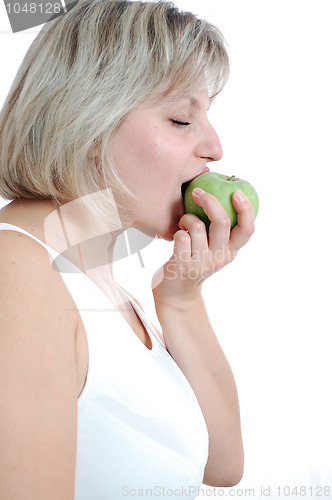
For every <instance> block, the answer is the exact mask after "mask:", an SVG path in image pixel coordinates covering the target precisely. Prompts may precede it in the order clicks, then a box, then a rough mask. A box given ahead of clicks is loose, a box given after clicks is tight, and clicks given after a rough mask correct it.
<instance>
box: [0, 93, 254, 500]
mask: <svg viewBox="0 0 332 500" xmlns="http://www.w3.org/2000/svg"><path fill="white" fill-rule="evenodd" d="M191 97H193V98H194V99H195V103H193V101H192V99H188V98H185V99H176V100H171V101H167V100H165V101H163V102H161V103H159V104H158V105H156V104H152V103H145V104H143V105H142V106H140V107H139V108H137V109H135V110H134V111H132V112H131V113H130V114H129V115H128V117H127V119H126V120H125V121H124V122H123V124H122V126H121V127H120V129H119V130H118V132H117V134H116V135H115V137H114V138H113V139H112V140H111V141H110V148H112V152H113V153H114V159H115V162H116V168H117V170H118V173H119V174H120V175H121V176H122V178H123V180H124V182H126V183H127V184H128V185H129V187H130V188H132V189H133V191H134V193H135V194H136V195H138V197H139V201H133V202H132V203H131V204H130V208H131V209H132V211H133V213H134V214H135V221H134V224H133V225H136V226H148V227H151V228H152V229H153V230H155V231H156V233H157V234H158V235H159V237H161V238H163V239H165V240H168V241H172V240H173V241H174V242H175V245H174V251H173V255H172V257H171V259H170V260H169V261H168V262H167V263H166V264H165V265H164V266H163V267H162V268H161V269H160V270H158V271H157V272H156V274H155V276H154V279H153V282H152V292H153V297H154V301H155V306H156V312H157V315H158V319H159V321H160V325H161V328H162V332H159V335H160V336H161V338H162V339H163V341H164V343H165V346H166V348H167V350H168V352H169V353H170V354H171V356H172V357H173V359H174V360H175V362H176V363H177V364H178V365H179V367H180V368H181V370H182V371H183V373H184V374H185V376H186V377H187V379H188V381H189V383H190V384H191V386H192V388H193V390H194V392H195V394H196V397H197V400H198V402H199V404H200V407H201V409H202V412H203V415H204V418H205V420H206V424H207V428H208V433H209V456H208V461H207V464H206V467H205V473H204V479H203V482H204V483H205V484H209V485H212V486H230V485H234V484H236V483H237V482H238V481H239V480H240V479H241V476H242V471H243V447H242V439H241V428H240V416H239V404H238V397H237V391H236V386H235V382H234V377H233V374H232V371H231V368H230V366H229V364H228V362H227V360H226V358H225V355H224V353H223V351H222V348H221V345H220V343H219V341H218V339H217V336H216V334H215V332H214V330H213V328H212V325H211V324H210V321H209V318H208V315H207V313H206V309H205V305H204V300H203V297H202V293H201V292H202V283H203V282H204V280H205V279H207V278H208V276H210V275H211V274H213V273H215V272H217V271H218V270H220V269H221V268H222V267H223V266H225V265H227V264H228V263H229V262H230V261H231V260H233V259H234V257H235V256H236V254H237V252H238V250H239V249H240V248H241V247H242V246H243V245H244V244H245V243H246V242H247V241H248V239H249V238H250V236H251V234H252V233H253V230H254V218H253V213H252V209H251V206H250V203H249V201H248V200H247V199H246V198H244V199H242V200H240V199H237V198H236V196H235V195H234V198H233V202H234V206H235V208H236V210H237V212H238V225H237V226H236V227H235V228H234V229H233V230H232V231H231V232H230V221H229V218H228V216H227V214H226V213H225V211H224V210H223V208H222V206H221V205H220V203H219V202H218V201H217V200H216V198H215V197H214V196H212V195H210V194H208V193H205V194H202V195H201V196H200V197H198V198H196V199H195V201H196V203H198V204H200V205H201V206H202V207H203V208H204V210H205V212H206V213H207V215H208V217H209V218H210V220H211V225H210V230H209V235H208V236H207V234H206V230H205V225H204V223H203V222H202V221H200V220H199V219H198V218H197V217H196V216H194V215H191V214H184V212H183V206H182V197H181V184H182V183H183V182H185V181H187V180H188V179H190V178H192V177H194V176H195V175H197V174H198V173H199V172H200V171H201V170H202V168H203V167H204V166H206V164H207V162H212V161H216V160H219V159H221V157H222V148H221V144H220V141H219V138H218V136H217V134H216V132H215V130H214V129H213V127H212V126H211V124H210V122H209V120H208V118H207V109H208V106H209V99H208V95H207V91H206V90H205V89H203V90H197V91H196V92H191ZM174 120H175V121H176V122H177V123H174ZM180 123H190V125H181V124H180ZM137 172H139V173H140V175H139V176H138V175H137ZM55 208H56V207H55V205H54V202H52V201H49V200H26V201H17V202H15V201H14V202H12V203H10V204H9V205H8V206H7V207H5V209H3V210H1V211H0V221H1V222H9V223H12V224H15V225H18V226H20V227H22V228H23V229H26V230H27V231H28V232H32V234H34V235H35V236H36V237H37V238H39V239H41V240H43V241H45V234H44V221H45V220H46V218H47V216H48V215H49V214H50V213H51V212H52V211H54V209H55ZM78 221H79V217H77V213H76V214H75V218H74V219H73V221H71V222H73V223H74V224H76V225H78V224H79V222H78ZM84 237H85V238H88V237H89V234H86V232H85V233H84ZM0 238H1V245H0V275H1V284H3V286H0V303H1V304H2V306H3V307H2V309H1V310H0V332H1V336H0V341H1V346H0V347H1V349H0V353H2V357H1V359H0V361H1V363H2V364H1V366H2V367H3V368H2V377H1V380H0V400H1V401H5V402H6V404H5V405H4V406H3V407H1V412H0V430H1V425H4V429H6V431H5V432H4V433H3V437H1V443H0V444H1V449H2V450H9V454H8V455H6V454H5V453H2V454H1V457H2V458H0V473H1V471H2V472H3V476H1V478H0V479H1V480H0V485H1V486H0V493H1V495H3V496H4V497H6V498H7V497H9V496H10V495H11V496H12V498H20V499H21V498H25V499H27V500H30V499H31V500H32V498H33V499H34V500H41V499H44V498H46V497H47V498H49V499H50V500H51V499H53V498H54V499H60V498H61V500H72V499H73V491H74V471H75V452H76V419H77V414H76V402H77V397H78V395H79V393H80V392H81V390H82V387H83V385H84V380H85V376H86V369H87V355H88V351H87V347H86V344H85V343H86V339H85V337H84V335H85V334H84V328H83V329H82V324H81V322H80V317H79V313H78V312H77V311H76V312H75V307H74V304H73V301H72V299H71V297H70V295H69V293H68V291H67V289H66V287H64V285H63V282H62V280H61V277H60V276H59V273H56V272H54V271H52V270H51V269H50V266H49V257H48V254H47V252H46V251H45V249H44V248H42V247H41V246H40V245H38V244H37V243H36V242H35V241H33V240H31V238H29V237H27V236H24V235H20V237H18V233H15V232H11V231H8V232H6V231H0ZM55 239H56V238H55ZM93 241H94V246H93V245H92V246H91V248H89V249H88V251H89V253H91V255H94V254H98V255H103V256H104V257H105V262H104V265H99V266H98V267H97V268H95V269H94V268H89V269H88V270H86V271H85V269H84V268H81V270H82V271H83V272H85V273H86V274H87V276H88V277H89V278H90V279H91V280H92V281H94V282H95V283H96V284H97V285H98V286H100V288H102V287H103V286H105V283H106V285H107V286H106V288H107V290H108V291H109V292H110V296H111V297H112V299H114V300H116V299H117V298H118V299H119V301H121V298H122V294H121V291H120V289H119V287H118V285H117V283H116V281H115V280H114V278H113V274H112V254H113V249H114V243H115V242H114V241H112V240H107V238H106V239H105V238H104V239H98V238H96V239H95V240H93ZM27 255H29V258H28V259H27ZM89 257H90V256H89V255H88V254H87V255H83V263H84V261H85V260H89ZM74 263H75V265H76V266H77V267H80V263H79V261H75V262H74ZM174 276H175V277H176V278H175V279H174ZM46 292H47V293H46ZM49 297H51V298H52V300H51V301H50V300H49ZM36 303H38V304H39V305H40V308H39V310H38V314H37V310H36V307H35V304H36ZM17 304H21V306H20V309H18V308H17ZM19 311H21V312H20V313H19ZM41 312H42V315H41ZM132 318H133V319H132V325H133V329H134V330H135V332H136V333H137V334H139V329H138V323H137V318H134V317H133V316H132ZM135 321H136V323H135ZM78 332H80V335H78ZM220 333H221V335H224V334H226V333H227V332H220ZM140 338H141V340H142V341H143V342H146V340H144V339H146V338H147V337H145V338H144V337H143V336H141V337H140ZM78 339H80V340H78ZM78 345H79V346H80V347H79V348H78ZM17 346H20V348H19V349H18V348H17ZM31 359H34V360H35V362H34V363H31V362H30V360H31ZM37 388H38V390H37ZM26 394H29V398H26V397H25V395H26ZM32 395H33V398H32ZM39 397H40V399H38V398H39ZM31 408H38V409H39V410H38V412H34V411H32V410H31ZM22 415H25V418H24V419H23V420H22V418H21V416H22ZM55 415H56V416H57V419H54V416H55ZM46 422H47V424H46ZM50 422H51V424H52V425H49V423H50ZM64 456H65V457H66V460H64ZM3 460H4V461H5V462H2V461H3ZM18 476H19V478H20V480H19V481H18V480H17V478H18ZM1 495H0V496H1Z"/></svg>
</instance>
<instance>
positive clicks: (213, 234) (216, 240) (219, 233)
mask: <svg viewBox="0 0 332 500" xmlns="http://www.w3.org/2000/svg"><path fill="white" fill-rule="evenodd" d="M193 194H194V201H195V203H196V204H197V205H199V206H200V207H202V208H203V210H204V212H205V213H206V215H207V216H208V218H209V219H210V221H211V223H210V227H209V248H210V251H211V252H212V253H215V252H219V251H220V250H222V249H223V248H225V246H227V245H228V241H229V235H230V226H231V221H230V218H229V215H228V214H227V212H226V210H225V209H224V207H223V206H222V205H221V203H220V202H219V200H217V198H216V197H215V196H214V195H212V194H210V193H207V192H206V191H203V193H200V194H199V195H198V196H197V195H196V190H195V189H194V190H193Z"/></svg>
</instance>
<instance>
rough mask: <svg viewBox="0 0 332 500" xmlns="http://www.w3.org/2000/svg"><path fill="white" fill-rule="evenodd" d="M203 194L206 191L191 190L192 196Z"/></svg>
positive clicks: (199, 189)
mask: <svg viewBox="0 0 332 500" xmlns="http://www.w3.org/2000/svg"><path fill="white" fill-rule="evenodd" d="M205 192H206V191H204V189H201V188H195V189H193V194H195V195H196V196H199V195H200V194H203V193H205Z"/></svg>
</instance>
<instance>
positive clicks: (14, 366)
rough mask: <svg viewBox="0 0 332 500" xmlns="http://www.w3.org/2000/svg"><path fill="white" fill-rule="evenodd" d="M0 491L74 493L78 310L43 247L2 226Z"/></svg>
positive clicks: (61, 499) (22, 495) (66, 499)
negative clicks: (76, 331) (76, 330)
mask: <svg viewBox="0 0 332 500" xmlns="http://www.w3.org/2000/svg"><path fill="white" fill-rule="evenodd" d="M0 279H1V281H0V373H1V377H0V450H1V452H0V498H2V499H12V500H14V499H15V500H45V499H47V500H73V498H74V481H75V459H76V432H77V430H76V429H77V423H76V422H77V381H76V367H75V336H74V335H75V329H76V322H77V314H76V313H75V312H74V311H73V309H75V308H74V306H73V302H72V299H71V298H70V295H69V293H68V292H67V290H66V288H65V287H64V283H63V281H62V278H61V275H60V274H59V273H57V272H56V271H54V270H52V269H51V265H50V260H49V257H48V254H47V251H46V250H45V249H44V248H43V247H42V246H41V245H40V244H38V243H36V242H35V241H34V240H32V239H31V238H30V237H28V236H25V235H23V234H21V233H17V232H13V231H0Z"/></svg>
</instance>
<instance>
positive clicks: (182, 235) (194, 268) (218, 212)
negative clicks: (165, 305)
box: [152, 188, 254, 302]
mask: <svg viewBox="0 0 332 500" xmlns="http://www.w3.org/2000/svg"><path fill="white" fill-rule="evenodd" d="M197 191H198V192H199V193H198V194H196V192H197ZM193 199H194V201H195V203H196V204H197V205H199V206H201V207H202V208H203V209H204V212H205V213H206V214H207V216H208V218H209V219H210V221H211V223H210V227H209V234H208V235H207V232H206V227H205V224H204V222H203V221H202V220H201V219H199V217H197V216H196V215H194V214H185V215H183V216H182V217H181V219H180V221H179V227H180V230H179V231H177V232H176V233H175V234H174V236H173V239H174V242H175V244H174V252H173V255H172V257H171V258H170V259H169V260H168V261H167V262H166V263H165V264H164V265H163V267H161V268H160V269H158V271H157V272H156V273H155V274H154V276H153V278H152V291H153V294H154V298H155V300H156V299H158V301H162V302H164V301H166V302H169V301H173V302H174V301H175V302H176V301H179V300H181V301H182V300H185V301H186V300H192V299H194V298H196V297H198V296H199V295H200V294H201V286H202V283H203V281H204V280H205V279H206V278H208V277H209V276H211V275H212V274H213V273H215V272H217V271H219V270H220V269H221V268H223V267H224V266H225V265H226V264H228V263H229V262H231V261H232V260H233V259H234V257H235V256H236V254H237V252H238V251H239V249H240V248H241V247H243V246H244V245H245V244H246V243H247V241H248V240H249V239H250V237H251V235H252V234H253V232H254V215H253V210H252V207H251V204H250V202H249V200H248V198H247V197H246V196H245V195H244V194H243V193H242V192H241V191H235V192H234V194H233V198H232V200H233V205H234V208H235V210H236V211H237V213H238V217H237V225H236V226H235V227H234V228H233V230H232V231H230V218H229V216H228V214H227V213H226V211H225V209H224V208H223V206H222V205H221V204H220V202H219V201H218V200H217V198H216V197H215V196H214V195H212V194H210V193H207V192H206V191H203V190H200V189H198V188H196V189H194V190H193Z"/></svg>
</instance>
